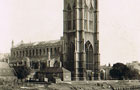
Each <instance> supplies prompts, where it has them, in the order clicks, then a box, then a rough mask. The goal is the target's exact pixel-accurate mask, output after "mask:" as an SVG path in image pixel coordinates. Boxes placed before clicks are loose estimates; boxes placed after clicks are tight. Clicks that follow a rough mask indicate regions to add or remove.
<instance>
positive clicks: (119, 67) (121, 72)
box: [110, 63, 130, 80]
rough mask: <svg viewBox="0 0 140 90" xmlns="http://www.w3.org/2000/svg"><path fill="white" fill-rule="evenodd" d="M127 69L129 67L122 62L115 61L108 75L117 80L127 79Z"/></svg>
mask: <svg viewBox="0 0 140 90" xmlns="http://www.w3.org/2000/svg"><path fill="white" fill-rule="evenodd" d="M129 71H130V70H129V68H128V67H127V66H126V65H124V64H123V63H116V64H114V65H113V67H112V69H111V70H110V76H111V77H112V78H114V79H119V80H123V79H127V78H128V74H129Z"/></svg>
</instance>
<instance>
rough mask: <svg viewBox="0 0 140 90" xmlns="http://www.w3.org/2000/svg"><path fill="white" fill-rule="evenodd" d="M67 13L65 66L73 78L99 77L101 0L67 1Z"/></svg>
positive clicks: (65, 5) (65, 10) (65, 15)
mask: <svg viewBox="0 0 140 90" xmlns="http://www.w3.org/2000/svg"><path fill="white" fill-rule="evenodd" d="M63 12H64V16H63V18H64V19H63V20H64V30H63V35H64V45H63V66H64V67H65V68H67V69H68V70H70V71H71V73H72V79H73V80H93V79H95V80H98V79H99V65H100V60H99V36H98V35H99V32H98V0H64V10H63Z"/></svg>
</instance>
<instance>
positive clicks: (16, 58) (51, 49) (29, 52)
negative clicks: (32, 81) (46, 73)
mask: <svg viewBox="0 0 140 90" xmlns="http://www.w3.org/2000/svg"><path fill="white" fill-rule="evenodd" d="M12 46H13V47H12V48H11V61H10V63H11V64H13V65H25V64H28V66H30V67H32V68H33V69H39V68H41V67H42V68H43V67H54V65H55V63H56V62H60V56H61V52H62V51H61V47H62V45H61V40H55V41H49V42H34V43H23V42H22V43H20V44H19V45H17V46H14V45H12ZM25 61H26V62H25Z"/></svg>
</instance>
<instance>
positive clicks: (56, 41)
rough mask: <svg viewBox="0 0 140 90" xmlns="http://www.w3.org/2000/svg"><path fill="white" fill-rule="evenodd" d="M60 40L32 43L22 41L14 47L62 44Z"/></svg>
mask: <svg viewBox="0 0 140 90" xmlns="http://www.w3.org/2000/svg"><path fill="white" fill-rule="evenodd" d="M60 44H61V43H60V40H51V41H40V42H30V43H20V44H18V45H16V46H14V48H24V47H32V46H54V45H60Z"/></svg>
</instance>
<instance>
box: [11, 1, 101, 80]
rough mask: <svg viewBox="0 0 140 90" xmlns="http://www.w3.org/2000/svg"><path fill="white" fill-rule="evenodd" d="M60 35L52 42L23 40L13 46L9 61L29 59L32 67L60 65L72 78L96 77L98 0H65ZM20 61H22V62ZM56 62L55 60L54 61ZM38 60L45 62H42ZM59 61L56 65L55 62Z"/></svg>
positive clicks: (18, 61) (85, 78) (97, 75)
mask: <svg viewBox="0 0 140 90" xmlns="http://www.w3.org/2000/svg"><path fill="white" fill-rule="evenodd" d="M63 13H64V21H63V23H64V25H63V26H64V29H63V38H61V40H59V41H54V42H39V43H28V44H27V43H26V44H24V43H23V42H21V44H20V45H18V46H16V47H15V46H14V42H12V49H11V63H16V65H17V64H19V63H20V64H23V62H24V58H26V60H27V58H29V60H30V65H31V67H33V68H34V69H36V68H41V67H42V68H44V67H45V66H46V65H47V66H46V67H55V66H56V67H58V66H61V62H62V66H63V67H64V68H66V69H68V70H69V71H70V72H71V73H72V75H71V76H72V80H93V79H95V80H98V79H99V77H100V67H99V66H100V60H99V59H100V58H99V57H100V56H99V55H100V54H99V32H98V0H64V10H63ZM22 60H23V62H21V61H22ZM56 61H57V62H56ZM41 62H45V63H44V65H43V64H41ZM58 62H60V63H59V65H58V64H56V63H58Z"/></svg>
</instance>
